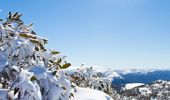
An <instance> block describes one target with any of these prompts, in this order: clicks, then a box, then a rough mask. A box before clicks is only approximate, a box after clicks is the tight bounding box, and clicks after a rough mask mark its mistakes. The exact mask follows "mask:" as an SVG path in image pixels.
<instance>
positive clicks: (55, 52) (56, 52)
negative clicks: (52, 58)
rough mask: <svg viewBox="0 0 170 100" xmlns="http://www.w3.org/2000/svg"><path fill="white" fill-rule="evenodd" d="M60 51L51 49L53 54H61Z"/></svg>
mask: <svg viewBox="0 0 170 100" xmlns="http://www.w3.org/2000/svg"><path fill="white" fill-rule="evenodd" d="M59 53H60V52H59V51H51V54H54V55H55V54H59Z"/></svg>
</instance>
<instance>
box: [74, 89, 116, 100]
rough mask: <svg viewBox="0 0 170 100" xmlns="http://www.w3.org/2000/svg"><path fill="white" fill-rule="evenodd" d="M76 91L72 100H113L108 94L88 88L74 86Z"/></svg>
mask: <svg viewBox="0 0 170 100" xmlns="http://www.w3.org/2000/svg"><path fill="white" fill-rule="evenodd" d="M76 91H77V92H76V93H75V94H74V99H73V100H113V99H112V98H111V97H110V96H109V95H107V94H105V93H103V92H101V91H97V90H93V89H89V88H80V87H76Z"/></svg>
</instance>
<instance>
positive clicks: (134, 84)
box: [125, 83, 144, 90]
mask: <svg viewBox="0 0 170 100" xmlns="http://www.w3.org/2000/svg"><path fill="white" fill-rule="evenodd" d="M142 85H144V84H143V83H128V84H126V85H125V90H129V89H133V88H135V87H138V86H142Z"/></svg>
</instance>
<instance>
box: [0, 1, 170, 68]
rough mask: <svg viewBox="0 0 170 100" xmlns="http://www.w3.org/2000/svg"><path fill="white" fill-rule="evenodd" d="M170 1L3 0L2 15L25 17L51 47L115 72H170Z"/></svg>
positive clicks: (73, 60)
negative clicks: (141, 70) (119, 70)
mask: <svg viewBox="0 0 170 100" xmlns="http://www.w3.org/2000/svg"><path fill="white" fill-rule="evenodd" d="M169 5H170V1H169V0H48V1H47V0H27V1H26V0H25V1H24V0H1V1H0V9H1V10H2V11H1V12H0V17H3V18H5V15H7V13H8V11H12V12H15V11H18V12H21V13H23V20H24V21H25V22H26V23H28V24H29V23H31V22H33V23H34V29H35V31H36V32H37V33H38V34H39V35H40V36H43V37H46V38H48V39H49V45H48V47H50V48H54V49H57V50H59V51H61V52H62V53H63V54H64V55H67V56H68V60H69V61H70V62H71V63H72V64H73V66H79V65H81V64H82V63H86V64H88V65H96V66H102V67H110V68H113V69H124V68H162V69H168V68H170V6H169Z"/></svg>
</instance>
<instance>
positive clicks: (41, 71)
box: [0, 12, 73, 100]
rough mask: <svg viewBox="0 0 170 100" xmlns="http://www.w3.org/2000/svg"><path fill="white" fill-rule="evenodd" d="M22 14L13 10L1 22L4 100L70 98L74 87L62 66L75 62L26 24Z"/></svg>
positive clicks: (0, 69)
mask: <svg viewBox="0 0 170 100" xmlns="http://www.w3.org/2000/svg"><path fill="white" fill-rule="evenodd" d="M20 17H21V14H19V13H14V14H12V13H11V12H9V15H8V17H7V20H5V21H3V20H2V19H1V25H0V99H1V100H9V99H12V100H69V98H70V97H71V96H73V94H72V93H71V89H72V86H71V85H70V82H69V81H68V80H67V79H66V78H65V74H64V72H63V71H62V69H65V68H67V67H69V66H70V65H71V64H70V63H67V62H66V61H65V60H64V57H62V56H60V55H59V52H58V51H54V50H48V49H46V48H45V44H47V42H48V40H47V39H44V38H41V37H39V36H38V35H36V33H35V32H34V31H33V30H32V24H30V25H25V24H24V22H23V21H22V20H21V19H20Z"/></svg>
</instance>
